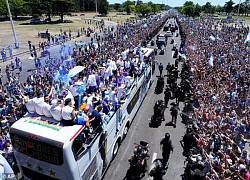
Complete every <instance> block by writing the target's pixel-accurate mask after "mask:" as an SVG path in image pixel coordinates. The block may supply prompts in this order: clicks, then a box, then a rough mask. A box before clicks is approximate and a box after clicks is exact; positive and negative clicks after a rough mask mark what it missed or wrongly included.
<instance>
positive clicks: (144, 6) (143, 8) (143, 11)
mask: <svg viewBox="0 0 250 180" xmlns="http://www.w3.org/2000/svg"><path fill="white" fill-rule="evenodd" d="M136 12H137V13H141V14H142V16H145V15H146V14H149V13H151V12H152V8H151V6H148V5H147V4H140V5H138V6H136Z"/></svg>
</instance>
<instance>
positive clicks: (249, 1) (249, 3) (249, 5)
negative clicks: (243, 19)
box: [244, 0, 250, 16]
mask: <svg viewBox="0 0 250 180" xmlns="http://www.w3.org/2000/svg"><path fill="white" fill-rule="evenodd" d="M249 9H250V0H245V2H244V11H245V16H248V13H249Z"/></svg>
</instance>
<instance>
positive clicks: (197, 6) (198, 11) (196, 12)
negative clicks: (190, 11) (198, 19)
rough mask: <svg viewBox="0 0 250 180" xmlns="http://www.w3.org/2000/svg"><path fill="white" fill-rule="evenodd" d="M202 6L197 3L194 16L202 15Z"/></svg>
mask: <svg viewBox="0 0 250 180" xmlns="http://www.w3.org/2000/svg"><path fill="white" fill-rule="evenodd" d="M201 11H202V7H201V6H200V5H199V4H198V3H197V4H196V5H195V8H194V16H200V14H201Z"/></svg>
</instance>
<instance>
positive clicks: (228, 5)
mask: <svg viewBox="0 0 250 180" xmlns="http://www.w3.org/2000/svg"><path fill="white" fill-rule="evenodd" d="M234 4H235V3H234V2H233V1H232V0H229V1H228V2H226V3H225V11H226V13H227V14H230V13H231V12H232V11H233V5H234Z"/></svg>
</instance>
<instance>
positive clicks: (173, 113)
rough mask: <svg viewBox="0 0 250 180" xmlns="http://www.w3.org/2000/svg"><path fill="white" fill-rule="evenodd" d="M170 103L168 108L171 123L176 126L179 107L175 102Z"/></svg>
mask: <svg viewBox="0 0 250 180" xmlns="http://www.w3.org/2000/svg"><path fill="white" fill-rule="evenodd" d="M171 104H172V105H173V106H172V107H171V109H170V114H171V116H172V124H173V126H174V127H175V128H176V120H177V115H178V110H179V107H178V106H177V104H176V103H171Z"/></svg>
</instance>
